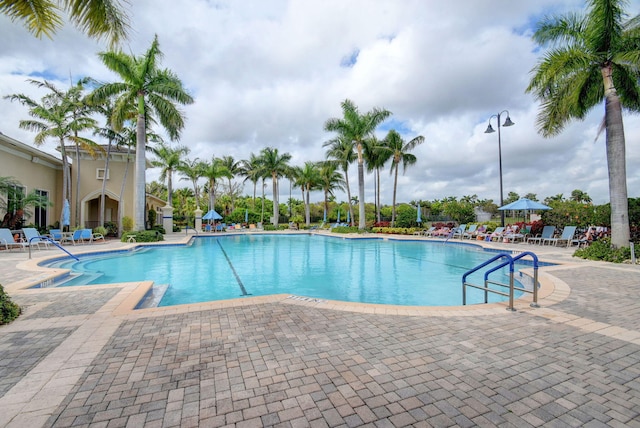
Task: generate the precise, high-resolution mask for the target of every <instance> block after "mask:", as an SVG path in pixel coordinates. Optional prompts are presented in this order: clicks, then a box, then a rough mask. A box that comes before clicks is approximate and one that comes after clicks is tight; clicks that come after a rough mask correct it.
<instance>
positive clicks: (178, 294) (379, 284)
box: [48, 234, 522, 306]
mask: <svg viewBox="0 0 640 428" xmlns="http://www.w3.org/2000/svg"><path fill="white" fill-rule="evenodd" d="M494 255H495V253H491V252H487V251H484V250H483V249H482V248H481V247H479V246H477V245H472V244H464V245H461V244H454V243H447V244H443V243H442V242H430V241H400V240H390V239H380V238H373V239H345V238H342V237H341V238H336V237H328V236H321V235H315V234H309V235H269V234H246V235H224V236H216V237H214V236H207V237H198V238H195V239H193V240H192V242H191V244H190V245H186V246H184V245H167V246H153V247H151V246H147V247H144V246H142V247H138V249H137V250H136V251H120V252H111V253H108V254H102V255H95V256H83V257H81V258H80V261H75V260H71V259H64V260H59V261H57V262H54V263H50V264H48V266H51V267H60V268H66V269H71V270H72V272H73V275H72V279H70V280H69V281H67V282H66V283H64V284H63V285H65V286H70V285H85V284H105V283H116V282H130V281H141V280H152V281H154V284H156V285H158V286H161V285H165V284H166V285H168V287H167V288H166V292H165V293H164V296H163V297H162V299H161V301H160V302H159V304H158V306H171V305H177V304H184V303H196V302H206V301H212V300H225V299H232V298H237V297H243V296H263V295H271V294H281V293H287V294H294V295H296V296H305V297H311V298H318V299H329V300H341V301H347V302H363V303H381V304H393V305H418V306H452V305H460V304H461V303H462V287H461V278H462V275H463V274H464V273H465V272H466V271H468V270H469V269H471V268H472V267H474V266H476V265H478V264H480V263H482V262H484V261H486V260H488V259H489V258H490V257H492V256H494ZM521 266H522V265H521ZM506 273H507V271H506V270H505V271H504V272H503V273H502V274H498V273H496V274H494V275H495V276H492V279H495V280H498V281H502V282H508V280H507V279H506V277H507V276H506ZM76 275H77V276H76ZM474 275H475V276H472V277H471V281H472V282H474V283H478V284H481V283H482V276H481V274H480V273H477V274H474ZM501 275H504V276H501ZM154 287H155V285H154ZM467 299H468V300H467V302H468V303H471V304H473V303H479V302H481V301H483V299H484V294H483V293H482V292H481V291H479V290H474V289H470V290H468V295H467ZM490 299H491V301H499V300H503V299H502V298H501V297H500V296H498V295H490Z"/></svg>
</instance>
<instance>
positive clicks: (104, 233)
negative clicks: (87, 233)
mask: <svg viewBox="0 0 640 428" xmlns="http://www.w3.org/2000/svg"><path fill="white" fill-rule="evenodd" d="M93 233H100V234H102V236H107V228H106V227H102V226H98V227H96V228H95V229H93Z"/></svg>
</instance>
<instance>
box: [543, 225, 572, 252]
mask: <svg viewBox="0 0 640 428" xmlns="http://www.w3.org/2000/svg"><path fill="white" fill-rule="evenodd" d="M576 228H577V226H565V227H564V229H563V230H562V235H560V237H553V238H547V239H545V240H543V241H542V245H544V244H545V243H546V242H548V243H549V245H551V244H552V243H553V245H554V246H558V242H566V243H567V247H568V246H569V245H570V244H571V240H572V239H573V235H575V234H576Z"/></svg>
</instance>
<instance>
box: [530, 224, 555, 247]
mask: <svg viewBox="0 0 640 428" xmlns="http://www.w3.org/2000/svg"><path fill="white" fill-rule="evenodd" d="M555 232H556V228H555V226H545V227H543V228H542V234H540V235H536V236H533V237H529V239H527V243H529V244H542V243H544V241H545V240H546V239H549V238H553V234H554V233H555Z"/></svg>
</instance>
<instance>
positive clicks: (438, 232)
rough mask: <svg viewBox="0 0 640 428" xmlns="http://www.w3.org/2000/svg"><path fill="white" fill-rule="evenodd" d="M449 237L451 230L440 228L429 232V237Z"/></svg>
mask: <svg viewBox="0 0 640 428" xmlns="http://www.w3.org/2000/svg"><path fill="white" fill-rule="evenodd" d="M449 235H451V229H449V228H448V227H441V228H439V229H436V230H434V231H433V232H431V236H435V237H436V238H442V237H444V238H446V237H447V236H449Z"/></svg>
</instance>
